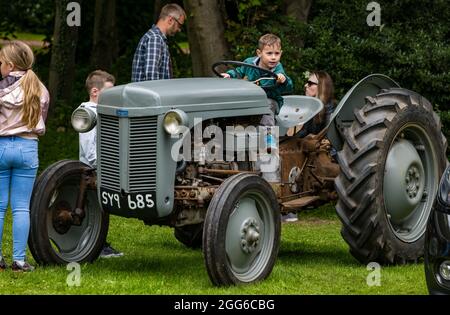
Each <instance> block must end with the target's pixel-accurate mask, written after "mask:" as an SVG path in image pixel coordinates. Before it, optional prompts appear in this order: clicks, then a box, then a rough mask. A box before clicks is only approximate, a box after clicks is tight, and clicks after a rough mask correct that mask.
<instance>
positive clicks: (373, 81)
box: [327, 73, 400, 151]
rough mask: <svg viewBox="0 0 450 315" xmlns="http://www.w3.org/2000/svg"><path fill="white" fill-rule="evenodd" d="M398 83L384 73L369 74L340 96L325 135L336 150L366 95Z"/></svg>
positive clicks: (396, 86) (395, 86)
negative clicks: (340, 98)
mask: <svg viewBox="0 0 450 315" xmlns="http://www.w3.org/2000/svg"><path fill="white" fill-rule="evenodd" d="M399 87H400V85H399V84H398V83H397V82H395V81H394V80H393V79H391V78H390V77H388V76H386V75H384V74H378V73H376V74H371V75H368V76H367V77H365V78H364V79H362V80H361V81H359V82H358V83H356V84H355V85H354V86H353V87H352V88H351V89H350V90H349V91H348V92H347V93H346V94H345V96H344V97H343V98H342V100H341V101H340V102H339V104H338V105H337V107H336V109H335V110H334V112H333V115H332V116H331V119H330V122H329V123H328V126H327V127H328V132H327V137H328V139H329V140H330V142H331V144H332V145H333V147H334V148H335V149H336V150H338V151H339V150H341V149H342V145H343V143H344V141H345V140H344V130H345V129H346V128H349V127H350V126H351V124H352V122H353V120H354V119H355V115H354V111H355V109H360V108H361V107H363V106H364V104H365V103H366V102H365V98H366V97H367V96H372V97H374V96H376V95H377V94H378V93H379V92H380V90H382V89H390V88H399Z"/></svg>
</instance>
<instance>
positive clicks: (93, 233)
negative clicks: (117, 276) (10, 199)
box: [28, 160, 109, 264]
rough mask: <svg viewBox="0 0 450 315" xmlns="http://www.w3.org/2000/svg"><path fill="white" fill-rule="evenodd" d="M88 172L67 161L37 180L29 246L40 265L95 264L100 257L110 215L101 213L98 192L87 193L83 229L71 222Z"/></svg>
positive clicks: (73, 162) (80, 165) (33, 199)
mask: <svg viewBox="0 0 450 315" xmlns="http://www.w3.org/2000/svg"><path fill="white" fill-rule="evenodd" d="M88 169H89V167H88V166H87V165H85V164H83V163H81V162H80V161H72V160H63V161H59V162H56V163H54V164H52V165H50V166H49V167H48V168H47V169H46V170H44V172H43V173H42V174H41V175H40V176H39V178H38V179H37V180H36V184H35V186H34V190H33V196H32V199H31V206H30V216H31V222H30V223H31V224H30V225H31V226H30V237H29V239H28V245H29V248H30V251H31V253H32V255H33V257H34V259H35V260H36V262H37V263H39V264H65V263H68V262H79V263H82V262H92V261H94V260H95V259H96V258H97V257H98V256H99V254H100V252H101V250H102V248H103V245H104V243H105V240H106V235H107V233H108V225H109V215H108V214H107V213H105V212H104V211H102V210H101V209H100V207H99V203H98V199H97V191H96V190H93V189H88V190H87V192H86V200H85V208H84V211H85V217H84V219H83V220H82V223H81V225H79V226H76V225H73V224H71V223H70V220H68V219H67V218H68V214H69V213H70V210H71V209H74V208H75V205H76V202H77V197H78V192H79V190H80V180H81V176H82V174H83V173H84V172H85V171H86V170H88Z"/></svg>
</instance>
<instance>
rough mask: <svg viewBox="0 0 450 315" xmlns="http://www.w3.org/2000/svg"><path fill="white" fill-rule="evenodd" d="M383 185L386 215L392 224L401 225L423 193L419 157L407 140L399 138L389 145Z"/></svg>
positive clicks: (423, 174)
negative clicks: (390, 146)
mask: <svg viewBox="0 0 450 315" xmlns="http://www.w3.org/2000/svg"><path fill="white" fill-rule="evenodd" d="M383 184H384V185H383V197H384V202H385V207H386V211H387V215H388V218H389V219H390V220H391V222H392V223H394V224H401V223H402V222H404V221H405V220H406V219H407V218H408V217H409V216H410V215H411V214H412V213H413V212H414V210H415V209H416V207H417V206H418V205H419V203H420V202H421V200H422V197H423V196H424V192H425V171H424V167H423V165H422V160H421V158H420V156H419V154H418V152H417V150H416V148H415V147H414V146H413V144H412V143H411V142H410V141H408V140H405V139H400V140H398V141H397V142H396V143H395V144H394V145H393V146H392V148H391V150H390V151H389V153H388V157H387V159H386V166H385V175H384V180H383Z"/></svg>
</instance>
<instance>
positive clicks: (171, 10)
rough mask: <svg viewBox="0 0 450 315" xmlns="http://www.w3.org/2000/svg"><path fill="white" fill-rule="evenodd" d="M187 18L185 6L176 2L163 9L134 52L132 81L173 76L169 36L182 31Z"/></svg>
mask: <svg viewBox="0 0 450 315" xmlns="http://www.w3.org/2000/svg"><path fill="white" fill-rule="evenodd" d="M185 19H186V13H185V12H184V10H183V8H181V7H180V6H179V5H177V4H175V3H171V4H167V5H165V6H164V7H163V8H162V9H161V13H160V15H159V19H158V22H157V23H156V25H153V26H152V28H151V29H150V30H148V31H147V33H145V34H144V36H142V38H141V40H140V41H139V44H138V46H137V48H136V52H135V53H134V58H133V68H132V72H131V81H132V82H139V81H146V80H160V79H170V78H172V67H171V61H170V53H169V46H168V45H167V36H173V35H175V34H176V33H178V32H179V31H181V27H182V26H183V24H184V21H185Z"/></svg>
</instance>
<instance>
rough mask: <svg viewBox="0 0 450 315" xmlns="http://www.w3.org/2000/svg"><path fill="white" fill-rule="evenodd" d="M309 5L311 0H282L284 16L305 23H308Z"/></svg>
mask: <svg viewBox="0 0 450 315" xmlns="http://www.w3.org/2000/svg"><path fill="white" fill-rule="evenodd" d="M311 4H312V0H284V8H285V12H286V15H288V16H292V17H294V18H296V19H297V20H299V21H301V22H305V23H306V22H307V21H308V15H309V10H310V9H311Z"/></svg>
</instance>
